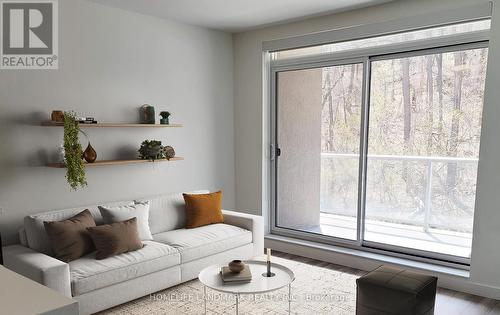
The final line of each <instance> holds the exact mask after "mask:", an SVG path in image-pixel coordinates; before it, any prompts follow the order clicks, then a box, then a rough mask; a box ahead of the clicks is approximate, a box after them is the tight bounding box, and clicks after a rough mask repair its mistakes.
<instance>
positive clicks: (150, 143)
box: [139, 140, 166, 161]
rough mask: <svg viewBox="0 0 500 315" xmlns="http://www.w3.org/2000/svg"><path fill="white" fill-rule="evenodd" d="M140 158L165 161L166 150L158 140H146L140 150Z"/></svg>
mask: <svg viewBox="0 0 500 315" xmlns="http://www.w3.org/2000/svg"><path fill="white" fill-rule="evenodd" d="M139 157H140V158H141V159H143V160H151V161H154V160H158V159H165V158H166V155H165V148H164V147H163V145H162V144H161V141H158V140H144V141H143V142H142V143H141V148H140V149H139Z"/></svg>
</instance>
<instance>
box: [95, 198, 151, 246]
mask: <svg viewBox="0 0 500 315" xmlns="http://www.w3.org/2000/svg"><path fill="white" fill-rule="evenodd" d="M99 211H100V212H101V215H102V219H103V220H104V223H106V224H111V223H117V222H123V221H125V220H129V219H132V218H134V217H135V218H136V219H137V231H138V232H139V237H140V239H141V240H143V241H150V240H152V239H153V235H151V230H150V229H149V202H146V203H140V204H134V205H127V206H117V207H105V206H99Z"/></svg>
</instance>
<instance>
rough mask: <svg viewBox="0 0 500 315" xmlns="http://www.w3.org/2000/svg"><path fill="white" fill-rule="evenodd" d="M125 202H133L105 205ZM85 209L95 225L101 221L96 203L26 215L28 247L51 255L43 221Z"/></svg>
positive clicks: (62, 217)
mask: <svg viewBox="0 0 500 315" xmlns="http://www.w3.org/2000/svg"><path fill="white" fill-rule="evenodd" d="M127 204H128V205H130V204H134V203H133V201H121V202H114V203H109V204H107V205H108V206H114V205H127ZM85 209H88V210H89V211H90V213H91V214H92V217H93V218H94V220H95V223H96V224H97V225H99V224H102V223H103V222H102V217H101V213H100V212H99V209H98V208H97V205H93V206H83V207H78V208H70V209H63V210H56V211H49V212H42V213H37V214H33V215H29V216H26V217H25V218H24V229H25V231H26V240H27V242H28V246H29V248H31V249H33V250H36V251H37V252H40V253H44V254H47V255H51V256H52V255H53V254H54V252H53V251H52V248H51V246H50V241H49V237H48V235H47V233H46V232H45V227H44V225H43V221H62V220H66V219H69V218H71V217H72V216H74V215H76V214H78V213H80V212H82V211H83V210H85Z"/></svg>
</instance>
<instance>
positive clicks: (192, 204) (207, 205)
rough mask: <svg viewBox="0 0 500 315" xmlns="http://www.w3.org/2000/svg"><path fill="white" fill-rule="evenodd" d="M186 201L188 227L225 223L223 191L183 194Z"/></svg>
mask: <svg viewBox="0 0 500 315" xmlns="http://www.w3.org/2000/svg"><path fill="white" fill-rule="evenodd" d="M182 195H183V196H184V201H185V202H186V228H187V229H192V228H195V227H200V226H204V225H208V224H213V223H223V222H224V216H223V215H222V191H218V192H214V193H210V194H182Z"/></svg>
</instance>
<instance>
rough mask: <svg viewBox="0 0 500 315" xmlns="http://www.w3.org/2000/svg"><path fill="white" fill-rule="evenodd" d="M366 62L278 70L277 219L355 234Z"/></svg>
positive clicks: (286, 224) (284, 224)
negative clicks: (278, 152)
mask: <svg viewBox="0 0 500 315" xmlns="http://www.w3.org/2000/svg"><path fill="white" fill-rule="evenodd" d="M362 86H363V64H362V63H358V62H355V63H350V64H335V65H325V66H321V67H316V68H309V69H300V70H288V71H281V72H278V73H277V74H276V93H277V118H278V119H277V129H276V131H277V141H278V143H279V148H280V157H279V167H278V168H277V183H278V185H277V203H278V205H279V209H280V210H279V211H278V212H277V217H276V225H277V227H280V228H284V229H291V230H297V231H304V232H310V233H315V234H320V235H327V236H334V237H338V238H343V239H349V240H357V233H358V231H357V221H358V220H357V214H358V185H359V177H358V175H359V147H360V142H359V137H360V125H361V99H362V90H363V88H362Z"/></svg>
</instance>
